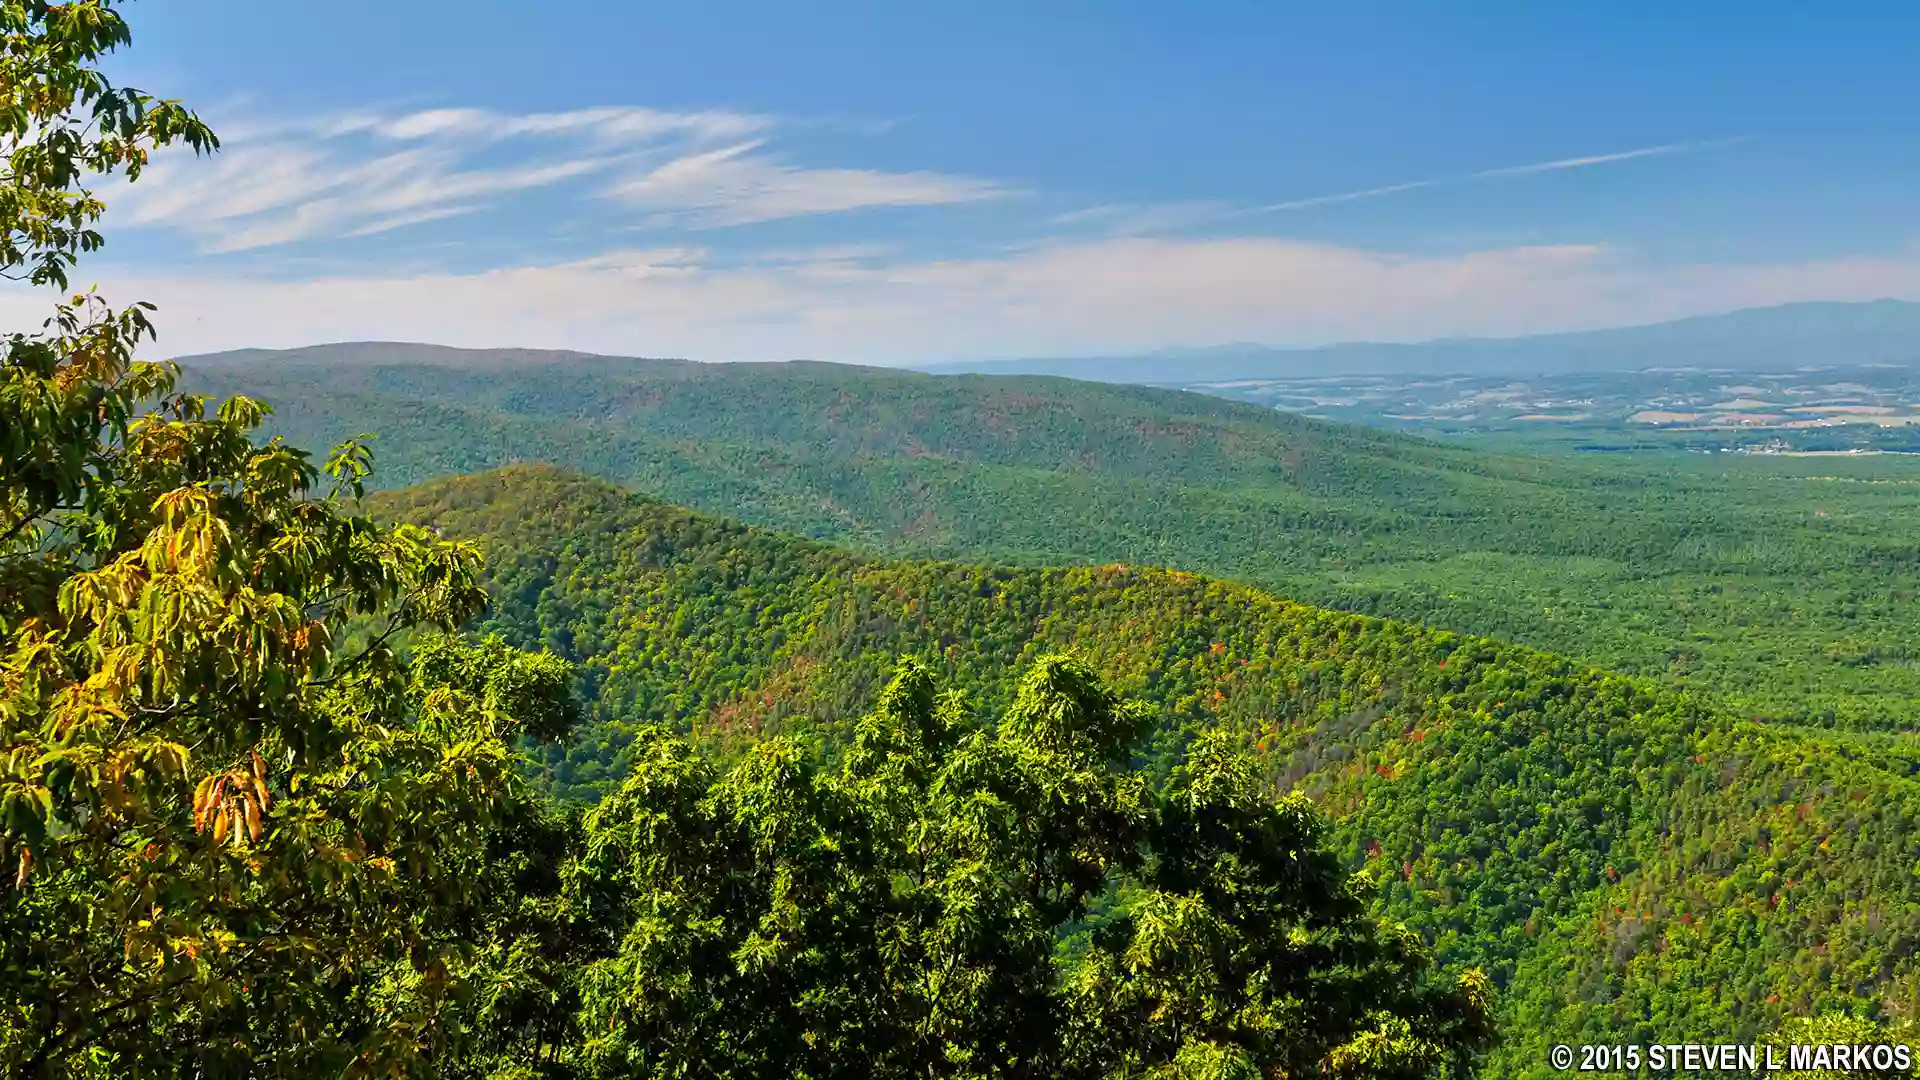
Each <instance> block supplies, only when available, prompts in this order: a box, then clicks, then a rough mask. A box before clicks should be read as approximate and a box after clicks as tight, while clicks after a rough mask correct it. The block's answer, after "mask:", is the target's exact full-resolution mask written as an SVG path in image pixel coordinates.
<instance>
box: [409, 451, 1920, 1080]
mask: <svg viewBox="0 0 1920 1080" xmlns="http://www.w3.org/2000/svg"><path fill="white" fill-rule="evenodd" d="M376 506H377V507H378V509H379V512H380V513H381V514H386V515H394V516H396V517H399V518H404V519H407V520H411V521H415V522H418V523H422V524H427V525H431V526H432V527H434V528H436V529H439V530H442V531H443V532H445V533H446V534H447V535H449V536H456V537H461V538H464V539H469V540H471V541H473V542H474V543H476V544H478V545H479V546H480V547H481V548H482V549H483V550H484V551H486V552H487V557H488V560H489V566H490V568H491V569H490V571H489V572H490V575H491V579H490V588H491V590H492V594H493V598H494V602H493V608H492V612H491V614H490V616H489V617H488V620H487V621H486V623H485V624H484V625H485V627H486V628H487V629H488V630H490V631H493V632H497V633H500V634H502V635H503V636H504V637H505V639H506V640H508V641H511V642H514V643H516V644H519V645H521V646H536V645H544V646H547V647H551V648H553V649H555V650H556V651H558V652H560V653H561V654H563V655H566V656H568V657H570V658H572V659H573V660H574V661H575V662H577V663H578V664H579V665H580V667H581V669H582V671H583V673H584V674H585V677H586V681H587V686H588V689H589V690H590V692H591V694H592V696H593V697H594V699H595V703H594V704H593V705H592V706H591V708H592V711H593V718H592V719H591V720H590V721H589V722H588V724H587V725H586V726H585V727H584V728H583V731H582V735H581V737H580V738H579V739H577V740H576V741H575V742H574V743H573V744H572V745H571V746H569V747H567V748H565V749H564V750H562V749H560V748H555V749H553V750H552V751H550V752H549V754H548V756H547V758H546V759H545V764H546V767H547V769H549V770H550V772H551V776H552V778H553V779H552V784H553V787H554V789H555V790H557V791H559V792H561V793H564V794H567V795H570V796H573V797H586V798H592V797H595V796H596V795H598V794H599V793H600V792H602V791H605V790H609V789H610V787H611V785H612V784H613V783H614V782H615V778H616V777H617V776H619V775H620V774H621V773H622V772H623V771H624V770H625V769H626V768H627V767H628V766H629V763H630V759H631V755H632V753H633V744H632V742H631V740H632V739H633V738H634V735H633V732H634V731H635V730H638V729H639V728H641V727H643V726H645V725H647V724H651V723H669V724H676V725H680V726H682V727H683V728H685V729H688V730H691V731H693V732H694V733H696V735H697V737H698V738H699V739H700V740H701V741H702V742H703V743H705V744H706V745H707V746H709V747H710V748H711V750H712V751H713V752H714V753H717V754H719V755H720V756H721V757H723V758H726V757H731V756H735V755H738V754H739V753H741V752H743V751H744V748H746V747H748V746H751V745H752V744H754V743H755V742H757V741H758V740H760V739H762V738H765V737H767V736H769V735H791V736H794V737H796V738H800V739H802V740H803V741H805V742H807V743H808V744H809V745H815V746H819V747H821V748H822V750H821V752H822V753H824V754H827V755H828V756H831V753H832V748H833V747H835V746H840V745H844V743H845V739H846V737H847V729H846V726H845V723H844V721H845V718H848V717H852V716H857V715H860V714H861V713H862V712H863V711H864V710H865V709H866V708H867V707H868V706H869V704H870V703H871V702H872V700H873V698H874V695H875V694H876V693H877V691H878V689H879V687H880V686H881V685H882V683H883V682H884V680H885V677H886V675H887V673H888V671H889V670H890V667H891V664H892V662H893V658H894V657H896V656H898V655H902V654H907V655H919V656H922V657H925V658H927V660H928V662H929V663H930V664H932V665H934V667H935V668H936V670H938V671H940V672H942V673H943V675H944V681H946V682H948V683H950V684H951V685H953V686H956V687H958V688H961V689H963V690H967V691H969V692H971V693H972V694H974V696H975V698H976V700H977V702H978V704H979V707H980V708H982V709H983V710H985V711H986V712H988V713H991V712H993V711H995V710H997V709H999V708H1003V707H1004V706H1005V705H1006V704H1007V699H1006V697H1005V696H1004V695H1005V693H1006V690H1005V688H1006V686H1007V685H1008V683H1007V676H1008V673H1009V672H1011V671H1016V670H1019V669H1020V668H1021V666H1022V665H1023V664H1026V663H1029V662H1031V661H1032V660H1033V659H1034V658H1035V657H1037V656H1039V655H1042V654H1045V653H1047V652H1051V651H1054V650H1058V649H1068V650H1072V651H1073V652H1074V653H1076V654H1077V655H1079V656H1082V657H1084V658H1085V659H1086V661H1087V662H1088V663H1089V664H1090V665H1091V666H1093V667H1094V668H1096V669H1098V670H1101V671H1102V672H1104V673H1106V674H1107V675H1108V677H1109V678H1110V679H1111V680H1112V682H1113V685H1114V687H1115V688H1116V689H1117V690H1118V691H1120V692H1122V693H1124V694H1127V695H1130V696H1134V697H1137V698H1139V699H1141V700H1143V701H1147V702H1150V703H1152V704H1153V705H1154V706H1155V707H1156V708H1157V709H1158V710H1159V715H1160V724H1159V727H1158V734H1157V735H1156V736H1155V737H1154V739H1153V740H1152V741H1151V743H1150V749H1148V750H1147V751H1146V755H1147V756H1146V758H1145V759H1144V764H1145V765H1146V766H1147V767H1148V769H1149V770H1150V771H1161V772H1164V771H1165V769H1166V768H1168V767H1170V765H1171V763H1172V762H1173V761H1175V760H1177V759H1178V756H1179V754H1180V752H1181V750H1182V748H1183V747H1184V746H1185V745H1186V744H1187V743H1188V741H1189V740H1191V739H1192V738H1193V737H1194V736H1195V735H1196V734H1197V733H1200V732H1205V731H1228V732H1232V733H1235V734H1237V735H1239V736H1241V737H1243V738H1245V739H1246V740H1247V741H1248V743H1249V744H1250V745H1252V746H1253V747H1255V749H1256V751H1257V752H1258V753H1259V755H1260V757H1261V760H1262V762H1263V766H1262V767H1263V770H1264V774H1265V776H1266V777H1267V781H1268V782H1269V783H1271V784H1275V785H1277V786H1278V787H1279V788H1282V789H1284V788H1286V787H1292V788H1295V789H1297V790H1300V791H1303V792H1306V793H1308V794H1310V795H1312V796H1313V797H1314V798H1315V799H1316V800H1318V801H1319V803H1320V804H1321V805H1322V806H1324V807H1325V808H1326V809H1327V810H1328V811H1329V812H1331V813H1332V814H1333V815H1334V816H1335V819H1336V828H1335V831H1334V834H1333V836H1334V842H1335V845H1336V847H1337V849H1338V850H1339V851H1340V852H1341V854H1342V855H1343V856H1344V857H1346V858H1347V859H1348V860H1350V862H1351V863H1352V864H1353V865H1356V866H1364V867H1365V868H1367V869H1368V870H1369V871H1370V872H1371V873H1372V874H1374V875H1375V876H1377V877H1378V878H1379V879H1380V880H1381V886H1380V904H1381V910H1382V911H1383V912H1385V913H1386V914H1388V915H1389V916H1391V917H1393V918H1396V919H1399V920H1403V921H1405V922H1406V923H1407V924H1408V925H1410V926H1412V927H1414V928H1416V929H1417V930H1418V931H1420V932H1421V933H1422V934H1423V935H1425V936H1426V937H1427V938H1428V939H1429V940H1431V941H1432V942H1433V943H1434V947H1435V949H1436V950H1437V953H1438V955H1439V956H1440V958H1441V959H1442V960H1443V961H1445V962H1447V963H1449V964H1453V965H1465V964H1476V965H1480V966H1483V967H1485V968H1486V969H1487V970H1488V971H1489V972H1490V973H1491V974H1492V975H1493V976H1494V978H1495V980H1496V982H1497V983H1498V984H1499V985H1500V986H1501V989H1502V994H1501V1001H1502V1012H1501V1016H1502V1022H1503V1024H1504V1028H1505V1030H1507V1031H1509V1032H1513V1033H1524V1037H1523V1038H1520V1039H1519V1040H1518V1041H1513V1040H1510V1041H1509V1042H1508V1043H1506V1044H1504V1045H1503V1047H1502V1048H1501V1049H1500V1050H1499V1051H1498V1055H1500V1056H1499V1057H1498V1058H1497V1061H1496V1068H1495V1071H1496V1073H1497V1074H1507V1073H1515V1074H1524V1073H1528V1072H1530V1071H1538V1070H1539V1069H1540V1068H1543V1067H1544V1066H1542V1065H1541V1062H1543V1061H1544V1058H1543V1057H1542V1056H1541V1053H1542V1050H1543V1048H1544V1047H1545V1046H1546V1045H1550V1043H1551V1041H1553V1040H1552V1039H1549V1038H1548V1036H1550V1035H1552V1036H1556V1037H1558V1038H1560V1040H1561V1041H1573V1042H1577V1041H1580V1040H1581V1039H1587V1040H1588V1041H1594V1040H1603V1039H1615V1040H1630V1039H1640V1040H1642V1041H1651V1040H1655V1039H1679V1038H1682V1037H1683V1035H1684V1033H1686V1032H1698V1033H1706V1032H1715V1033H1722V1034H1736V1033H1737V1034H1738V1036H1739V1037H1740V1038H1748V1037H1751V1036H1754V1035H1757V1034H1759V1033H1763V1032H1766V1031H1769V1030H1771V1029H1772V1028H1773V1026H1774V1025H1775V1024H1776V1023H1777V1022H1779V1021H1781V1020H1783V1019H1784V1018H1786V1017H1789V1016H1793V1015H1818V1014H1820V1013H1823V1012H1827V1011H1830V1010H1836V1009H1847V1010H1865V1011H1866V1012H1867V1013H1868V1014H1877V1015H1883V1016H1885V1017H1886V1018H1888V1019H1892V1020H1901V1021H1904V1020H1906V1019H1909V1018H1911V1017H1912V1016H1913V1011H1912V1010H1913V1008H1914V1004H1915V1002H1914V997H1915V993H1916V987H1917V986H1920V982H1917V981H1916V978H1917V976H1920V968H1916V966H1915V960H1914V958H1913V955H1912V953H1913V950H1912V948H1911V947H1910V946H1911V944H1912V943H1914V942H1916V941H1920V878H1917V877H1916V876H1915V874H1914V872H1913V868H1914V864H1913V863H1912V855H1911V842H1912V838H1913V837H1914V836H1915V835H1916V828H1920V780H1917V779H1916V775H1915V773H1916V763H1917V762H1920V748H1916V746H1915V744H1914V742H1913V741H1912V740H1911V739H1910V738H1907V737H1904V736H1891V735H1872V736H1852V735H1845V734H1839V733H1833V732H1823V731H1811V730H1805V729H1789V728H1780V727H1775V726H1772V725H1765V724H1755V723H1751V722H1748V721H1745V720H1742V719H1740V718H1739V717H1737V716H1736V715H1733V714H1731V713H1729V712H1727V711H1726V710H1724V709H1722V708H1720V707H1718V706H1716V705H1715V704H1713V703H1712V702H1711V701H1710V700H1706V699H1701V698H1698V697H1694V696H1690V695H1688V694H1686V693H1684V692H1675V691H1672V690H1669V689H1664V688H1661V687H1659V686H1658V685H1655V684H1651V683H1648V682H1645V681H1642V680H1638V679H1635V678H1630V677H1623V676H1619V675H1615V674H1610V673H1606V672H1603V671H1598V670H1594V669H1591V668H1587V667H1584V666H1581V665H1579V664H1576V663H1573V662H1571V661H1568V660H1565V659H1562V658H1558V657H1555V656H1551V655H1548V654H1544V653H1540V652H1536V651H1533V650H1530V649H1526V648H1522V647H1519V646H1512V645H1504V644H1500V643H1496V642H1492V641H1488V640H1484V639H1476V638H1471V637H1463V636H1460V635H1455V634H1452V633H1448V632H1444V631H1435V630H1430V629H1424V628H1419V627H1416V626H1412V625H1409V624H1405V623H1399V622H1392V621H1383V620H1379V619H1374V618H1369V617H1365V616H1357V615H1347V614H1339V613H1334V612H1329V611H1325V610H1320V609H1315V608H1311V607H1306V606H1303V605H1299V604H1294V603H1291V602H1288V601H1285V600H1282V599H1279V598H1276V597H1273V596H1271V595H1270V594H1267V593H1264V592H1262V591H1260V590H1257V589H1254V588H1250V587H1246V586H1239V585H1232V584H1227V583H1223V582H1219V581H1215V580H1209V579H1205V578H1201V577H1198V576H1194V575H1189V574H1184V573H1179V572H1168V571H1160V570H1153V569H1130V568H1126V567H1121V566H1104V567H1088V568H1079V569H1069V570H1017V569H1006V568H992V567H981V566H967V565H956V564H941V563H926V562H885V561H876V560H872V559H869V558H865V557H861V556H857V555H853V554H851V553H848V552H845V551H841V550H838V549H834V548H830V547H827V546H824V545H820V544H818V543H812V542H806V541H801V540H797V539H793V538H788V537H783V536H779V535H775V534H770V533H766V532H762V531H759V530H756V529H751V528H748V527H745V526H742V525H738V524H736V523H732V522H729V521H725V520H722V519H715V518H711V517H708V516H705V515H702V514H698V513H693V512H690V511H687V510H684V509H681V508H678V507H674V506H671V505H668V504H663V503H659V502H655V501H653V500H650V499H647V498H642V497H637V496H632V495H628V494H625V493H623V492H620V491H618V490H616V489H613V488H611V487H610V486H608V485H605V484H603V483H600V482H596V481H592V480H588V479H585V478H581V477H578V476H574V475H569V474H566V473H563V472H559V471H556V470H552V469H547V468H534V467H526V468H515V469H507V470H501V471H496V472H492V473H488V474H484V475H480V476H474V477H467V478H460V479H455V480H450V481H443V482H437V483H434V484H430V485H426V486H424V487H421V488H416V489H410V490H408V491H405V492H400V493H392V494H386V495H382V496H378V497H377V503H376ZM1716 1037H1717V1036H1716ZM1528 1039H1537V1040H1539V1041H1540V1045H1539V1046H1534V1045H1532V1043H1531V1042H1528V1041H1527V1040H1528Z"/></svg>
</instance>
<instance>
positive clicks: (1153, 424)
mask: <svg viewBox="0 0 1920 1080" xmlns="http://www.w3.org/2000/svg"><path fill="white" fill-rule="evenodd" d="M187 363H188V371H189V376H190V378H189V385H190V386H192V387H195V388H198V389H204V390H208V391H211V392H214V393H218V394H227V393H246V394H249V395H256V396H259V397H262V398H264V399H266V400H268V401H271V402H273V403H274V404H275V406H276V408H277V409H278V413H277V415H276V417H275V418H274V420H273V421H272V424H273V426H274V429H275V430H278V431H281V432H284V433H286V434H287V435H288V436H290V437H291V438H292V440H293V441H294V442H296V443H297V444H300V445H309V446H324V445H329V444H331V443H332V442H334V441H337V440H339V439H342V438H346V437H349V436H352V435H355V434H358V433H360V432H375V433H380V434H384V435H386V436H387V437H388V438H387V440H386V441H384V442H381V443H379V444H377V449H378V451H379V460H380V469H379V472H378V473H377V474H376V476H377V477H378V478H379V480H380V481H381V482H383V483H386V484H388V485H392V486H399V485H404V484H407V483H415V482H419V481H422V480H427V479H431V478H433V477H436V476H442V475H448V474H454V473H463V472H471V471H475V470H480V469H486V468H492V467H496V466H500V465H504V464H510V463H514V462H554V463H559V464H564V465H566V466H568V467H570V468H576V469H579V470H581V471H583V472H587V473H591V474H594V475H598V476H601V477H604V478H607V479H611V480H614V481H616V482H619V483H621V484H624V485H627V486H629V487H631V488H633V489H635V490H639V491H645V492H649V493H653V494H657V495H659V496H660V497H662V498H666V499H669V500H671V501H673V502H676V503H680V504H684V505H688V506H693V507H697V508H700V509H704V510H708V511H712V512H715V513H722V514H726V515H728V516H732V517H737V518H740V519H743V520H746V521H749V522H751V523H754V524H757V525H762V526H766V527H770V528H775V529H779V530H781V531H785V532H790V533H798V534H801V535H806V536H812V537H816V538H822V539H830V540H834V541H837V542H841V543H845V544H849V545H852V546H855V547H857V548H860V549H862V550H868V551H873V552H876V553H886V554H898V555H911V556H920V557H935V558H955V559H981V560H991V561H995V562H1007V563H1016V564H1022V565H1063V564H1084V563H1101V562H1109V561H1120V562H1127V563H1130V564H1137V565H1160V566H1174V567H1178V568H1181V569H1185V570H1190V571H1195V572H1204V573H1208V574H1212V575H1215V576H1220V577H1226V578H1232V579H1236V580H1243V581H1249V582H1254V583H1258V584H1262V585H1265V586H1268V587H1271V588H1274V589H1276V590H1277V591H1280V592H1282V593H1284V594H1286V595H1289V596H1293V597H1296V598H1298V599H1301V600H1305V601H1309V602H1313V603H1319V604H1324V605H1328V606H1332V607H1338V608H1343V609H1347V610H1357V611H1368V612H1373V613H1377V614H1382V615H1389V616H1393V617H1398V618H1407V619H1412V620H1416V621H1420V622H1425V623H1429V624H1433V625H1440V626H1446V627H1451V628H1455V629H1460V630H1465V631H1471V632H1475V633H1482V634H1491V635H1496V636H1499V637H1502V638H1504V639H1507V640H1514V641H1523V642H1526V643H1528V644H1532V645H1536V646H1540V647H1544V648H1551V649H1553V650H1555V651H1559V652H1563V653H1567V654H1570V655H1575V656H1579V657H1581V658H1583V659H1588V660H1592V661H1595V662H1599V663H1603V664H1605V665H1607V666H1609V667H1613V668H1616V669H1620V670H1626V671H1632V672H1637V673H1642V674H1651V675H1657V676H1660V677H1662V678H1664V679H1667V680H1669V681H1673V682H1677V683H1679V684H1681V685H1690V686H1699V687H1706V688H1710V689H1712V690H1714V691H1715V692H1717V693H1725V694H1727V695H1729V696H1730V698H1731V700H1733V701H1735V702H1737V703H1738V704H1739V706H1740V707H1741V709H1742V710H1743V711H1745V712H1747V713H1748V714H1749V715H1755V716H1766V717H1769V718H1773V719H1779V720H1782V721H1786V722H1805V723H1815V724H1821V725H1828V726H1839V727H1848V728H1855V729H1864V728H1881V729H1889V728H1904V727H1908V726H1911V724H1912V722H1913V721H1914V720H1915V719H1920V666H1916V660H1917V659H1920V623H1917V622H1916V620H1914V619H1912V618H1911V617H1910V613H1911V611H1912V610H1913V609H1914V603H1915V600H1916V597H1915V590H1914V586H1913V570H1914V569H1915V567H1916V566H1920V540H1916V539H1915V537H1916V535H1920V533H1916V530H1915V528H1914V526H1915V525H1916V524H1920V469H1914V468H1911V467H1909V466H1908V465H1903V464H1901V463H1900V462H1899V461H1897V460H1894V459H1875V460H1874V461H1873V462H1865V461H1860V460H1835V459H1818V460H1817V461H1812V460H1808V459H1801V460H1799V461H1797V462H1786V463H1782V462H1778V461H1776V462H1774V463H1771V464H1769V465H1766V466H1765V467H1764V468H1762V467H1759V466H1757V465H1756V464H1755V463H1752V462H1747V463H1741V464H1738V465H1735V464H1728V463H1725V462H1715V463H1713V465H1712V467H1711V468H1709V467H1707V466H1704V465H1690V464H1688V463H1686V462H1679V463H1675V462H1673V461H1671V460H1669V461H1667V462H1666V463H1663V464H1660V465H1658V466H1645V465H1637V464H1633V463H1630V462H1626V461H1622V460H1620V459H1619V457H1618V456H1609V457H1608V459H1607V460H1605V461H1596V462H1586V461H1579V460H1568V459H1564V458H1556V459H1532V458H1526V457H1518V456H1508V455H1500V454H1494V453H1488V452H1484V451H1478V450H1473V449H1468V448H1464V447H1458V446H1448V445H1443V444H1438V443H1434V442H1430V441H1426V440H1421V439H1415V438H1408V437H1399V436H1393V435H1388V434H1383V433H1379V432H1374V431H1370V430H1366V429H1361V428H1355V427H1349V426H1344V425H1338V424H1328V423H1320V422H1316V421H1313V420H1308V419H1304V418H1300V417H1297V416H1290V415H1286V414H1281V413H1277V412H1274V411H1272V410H1268V409H1263V408H1259V407H1257V406H1252V405H1248V404H1243V403H1236V402H1229V401H1222V400H1217V399H1213V398H1208V397H1203V396H1199V395H1194V394H1183V393H1178V392H1174V391H1165V390H1152V389H1146V388H1139V387H1129V386H1110V385H1099V384H1092V383H1082V382H1071V381H1067V380H1061V379H1049V378H1002V377H987V376H951V377H934V376H929V375H923V374H918V373H914V372H905V371H898V370H889V369H876V368H855V367H846V366H841V365H832V364H813V363H795V364H696V363H689V362H686V361H672V360H630V359H619V358H609V357H584V356H581V355H579V354H568V353H534V352H529V351H525V350H480V351H467V350H454V349H435V348H429V347H424V346H408V345H391V344H373V345H341V346H324V347H317V348H314V349H304V350H293V351H291V352H287V353H265V352H250V353H248V354H244V355H240V354H228V355H225V356H222V357H215V358H208V359H207V360H204V361H200V360H195V359H193V358H188V360H187Z"/></svg>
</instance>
